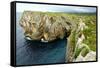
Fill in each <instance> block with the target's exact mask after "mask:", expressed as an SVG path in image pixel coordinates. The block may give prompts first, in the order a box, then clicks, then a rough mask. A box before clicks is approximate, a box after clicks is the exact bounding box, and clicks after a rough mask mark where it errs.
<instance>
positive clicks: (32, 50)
mask: <svg viewBox="0 0 100 68" xmlns="http://www.w3.org/2000/svg"><path fill="white" fill-rule="evenodd" d="M20 15H21V14H20V13H17V24H16V26H17V28H16V33H17V34H16V64H17V65H31V64H50V63H65V56H66V47H67V46H66V44H67V40H66V39H62V40H61V39H58V40H55V41H53V42H50V43H43V42H40V41H29V40H26V39H25V38H24V35H23V29H22V28H21V27H20V26H19V23H18V21H19V19H20Z"/></svg>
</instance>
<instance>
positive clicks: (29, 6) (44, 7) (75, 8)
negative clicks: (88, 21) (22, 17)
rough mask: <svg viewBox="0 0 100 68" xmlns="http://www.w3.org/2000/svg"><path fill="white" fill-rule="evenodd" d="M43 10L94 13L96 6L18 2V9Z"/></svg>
mask: <svg viewBox="0 0 100 68" xmlns="http://www.w3.org/2000/svg"><path fill="white" fill-rule="evenodd" d="M26 10H28V11H41V12H76V13H81V12H83V13H85V12H86V13H94V12H96V8H95V7H80V6H62V5H46V4H29V3H17V4H16V11H17V12H23V11H26Z"/></svg>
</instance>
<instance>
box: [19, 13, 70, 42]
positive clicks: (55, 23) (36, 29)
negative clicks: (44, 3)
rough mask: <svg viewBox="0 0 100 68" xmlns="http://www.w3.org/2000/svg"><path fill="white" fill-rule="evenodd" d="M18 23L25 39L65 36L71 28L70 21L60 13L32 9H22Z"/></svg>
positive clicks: (54, 38) (47, 40) (49, 39)
mask: <svg viewBox="0 0 100 68" xmlns="http://www.w3.org/2000/svg"><path fill="white" fill-rule="evenodd" d="M19 24H20V26H21V27H22V28H23V30H24V35H25V37H26V38H27V39H30V40H41V41H45V42H49V41H53V40H56V39H58V38H60V39H63V38H64V37H66V38H67V37H68V36H69V35H70V33H71V29H72V28H71V26H72V24H71V22H69V21H68V20H67V19H66V17H64V16H62V15H58V14H56V15H53V14H52V13H50V14H48V13H42V12H32V11H24V12H23V14H22V17H21V19H20V23H19Z"/></svg>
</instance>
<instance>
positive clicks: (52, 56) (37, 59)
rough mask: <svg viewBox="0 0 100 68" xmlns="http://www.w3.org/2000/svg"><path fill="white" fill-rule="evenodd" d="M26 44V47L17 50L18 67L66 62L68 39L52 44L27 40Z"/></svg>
mask: <svg viewBox="0 0 100 68" xmlns="http://www.w3.org/2000/svg"><path fill="white" fill-rule="evenodd" d="M24 40H25V39H24ZM24 43H25V45H24V46H23V47H21V48H19V49H18V50H17V64H18V65H28V64H49V63H64V62H65V54H66V43H67V41H66V39H62V40H61V39H58V40H56V41H53V42H50V43H44V42H40V41H29V40H25V42H24ZM24 43H23V44H24Z"/></svg>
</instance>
